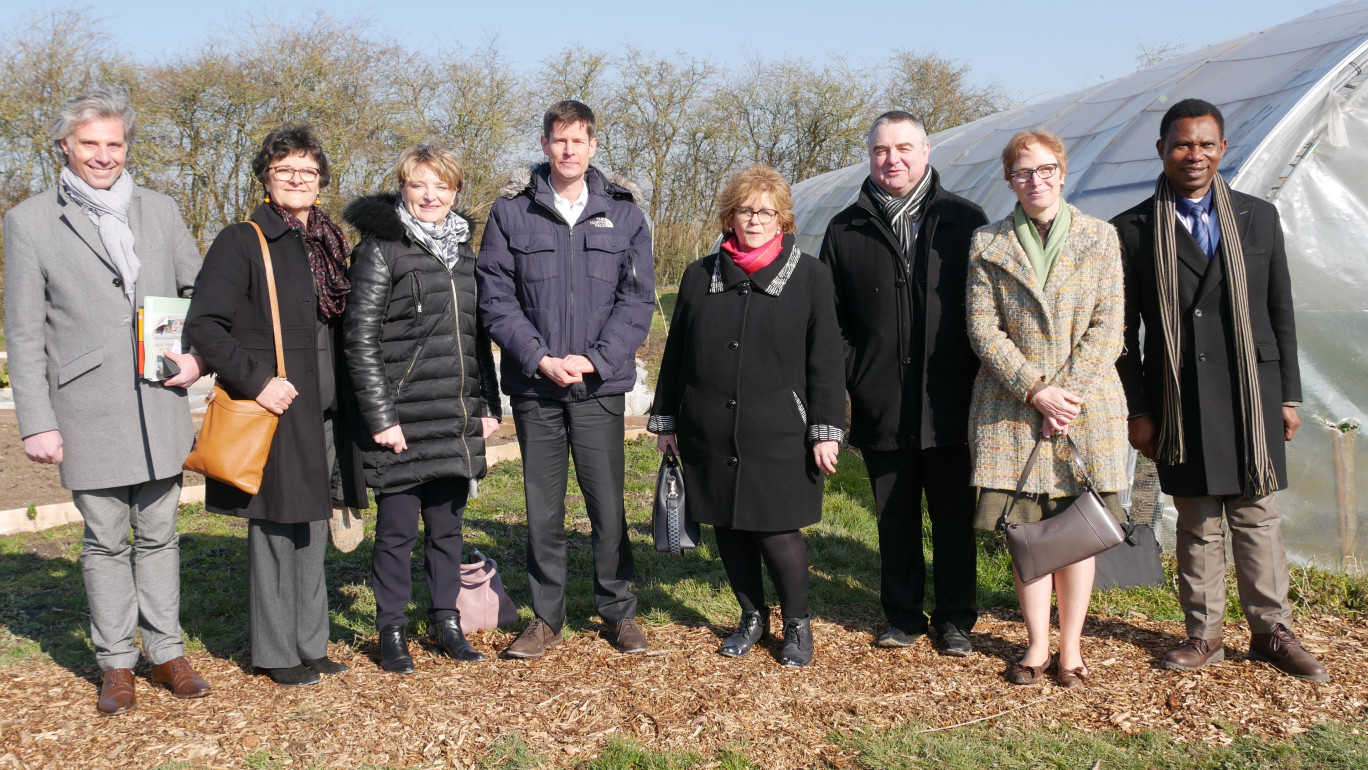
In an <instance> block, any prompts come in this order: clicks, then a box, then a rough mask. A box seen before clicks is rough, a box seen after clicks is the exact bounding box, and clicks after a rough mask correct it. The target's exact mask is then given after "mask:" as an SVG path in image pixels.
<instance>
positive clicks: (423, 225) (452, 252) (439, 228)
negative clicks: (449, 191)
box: [394, 197, 470, 270]
mask: <svg viewBox="0 0 1368 770" xmlns="http://www.w3.org/2000/svg"><path fill="white" fill-rule="evenodd" d="M394 209H395V211H398V212H399V221H400V222H403V223H404V230H405V231H407V232H408V235H409V238H410V239H412V240H413V242H414V243H417V244H420V245H421V246H422V247H423V248H425V249H427V250H428V251H430V252H432V255H433V256H435V257H437V258H438V259H440V260H442V262H443V263H444V264H445V265H446V266H447V269H448V270H450V269H451V268H453V267H455V266H456V260H458V259H460V258H461V244H462V243H465V242H466V241H468V240H470V225H469V224H468V223H467V222H466V221H465V218H463V217H461V216H459V215H458V214H457V213H456V212H454V211H448V212H447V215H446V220H445V221H443V222H442V224H440V225H434V224H430V223H428V222H422V221H420V220H418V219H417V218H416V217H414V216H413V214H412V213H411V212H410V211H409V210H408V206H405V205H404V200H403V198H402V197H401V198H400V199H399V202H398V203H396V204H395V206H394Z"/></svg>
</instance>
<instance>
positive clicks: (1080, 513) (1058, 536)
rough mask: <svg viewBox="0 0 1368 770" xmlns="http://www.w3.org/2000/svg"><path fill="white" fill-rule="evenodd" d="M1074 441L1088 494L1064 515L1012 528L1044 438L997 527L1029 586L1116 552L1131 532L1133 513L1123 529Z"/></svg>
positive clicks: (1076, 463)
mask: <svg viewBox="0 0 1368 770" xmlns="http://www.w3.org/2000/svg"><path fill="white" fill-rule="evenodd" d="M1065 438H1067V439H1068V442H1069V455H1070V458H1071V459H1072V461H1073V464H1074V467H1075V468H1076V469H1078V472H1079V473H1080V474H1081V475H1082V476H1083V483H1084V484H1085V485H1086V486H1087V488H1086V489H1085V490H1084V491H1083V494H1081V495H1079V496H1078V498H1077V499H1075V500H1074V501H1073V503H1072V504H1070V505H1069V507H1068V508H1065V509H1064V510H1063V511H1061V512H1060V513H1058V514H1056V515H1054V516H1051V517H1050V518H1048V519H1045V520H1043V521H1035V522H1029V523H1025V524H1008V523H1007V517H1008V516H1010V515H1011V513H1012V508H1014V507H1015V506H1016V501H1017V497H1019V496H1020V495H1021V490H1022V489H1023V488H1025V486H1026V479H1027V478H1029V477H1030V475H1031V470H1032V469H1033V468H1035V461H1036V455H1038V454H1040V445H1041V444H1042V443H1044V441H1045V437H1044V436H1041V437H1040V438H1038V439H1036V445H1035V448H1034V449H1032V450H1031V456H1030V457H1029V458H1027V460H1026V468H1025V469H1024V470H1022V471H1021V477H1020V478H1019V479H1017V487H1016V492H1015V493H1013V494H1012V499H1011V500H1009V501H1008V502H1007V505H1005V506H1004V507H1003V509H1002V515H1001V516H1000V517H998V522H997V528H998V529H1000V530H1002V531H1003V533H1004V534H1005V535H1006V537H1007V550H1008V551H1010V552H1011V554H1012V566H1013V568H1015V569H1016V573H1017V577H1019V578H1021V582H1023V583H1029V582H1031V581H1032V580H1035V579H1036V578H1038V577H1041V576H1043V575H1048V574H1050V573H1051V572H1054V571H1055V570H1058V569H1063V568H1064V567H1067V566H1069V565H1070V564H1075V563H1077V562H1080V561H1083V560H1084V559H1087V558H1089V557H1092V556H1096V555H1097V554H1099V553H1102V552H1103V551H1105V550H1107V549H1108V548H1111V547H1112V546H1114V545H1116V544H1118V543H1120V542H1121V541H1123V540H1125V539H1126V530H1128V529H1129V528H1130V526H1131V524H1130V513H1127V514H1126V528H1125V529H1123V528H1122V527H1121V525H1120V524H1118V523H1117V522H1116V519H1115V518H1114V517H1113V516H1112V514H1111V511H1109V510H1107V506H1106V504H1104V503H1103V502H1102V498H1101V496H1099V495H1098V494H1097V490H1096V489H1094V488H1093V482H1092V477H1091V476H1089V475H1088V468H1087V466H1086V465H1085V464H1084V463H1083V453H1082V452H1081V451H1080V450H1079V448H1078V445H1077V444H1075V443H1074V440H1073V437H1072V436H1066V437H1065Z"/></svg>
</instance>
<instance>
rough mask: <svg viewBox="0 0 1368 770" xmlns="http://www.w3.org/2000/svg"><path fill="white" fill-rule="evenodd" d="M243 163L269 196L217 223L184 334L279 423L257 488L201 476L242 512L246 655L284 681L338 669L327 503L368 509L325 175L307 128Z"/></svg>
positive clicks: (225, 383)
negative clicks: (331, 654) (353, 432)
mask: <svg viewBox="0 0 1368 770" xmlns="http://www.w3.org/2000/svg"><path fill="white" fill-rule="evenodd" d="M252 172H253V174H254V175H255V176H256V178H257V180H258V181H260V182H261V184H262V185H263V186H264V187H265V193H266V195H265V200H264V201H263V202H262V204H261V205H260V206H258V207H257V208H256V210H255V211H253V212H252V215H251V223H247V222H242V223H239V224H235V225H230V226H228V227H226V228H224V229H223V231H222V232H220V233H219V234H218V237H217V238H215V239H214V243H213V245H212V246H210V247H209V253H208V254H207V255H206V256H205V258H204V267H203V268H202V269H201V270H200V274H199V278H198V280H196V282H195V296H194V299H193V300H191V303H190V312H189V315H188V317H187V318H186V332H187V333H188V334H189V336H190V340H191V342H192V343H193V344H194V346H195V348H196V350H197V351H198V352H199V354H200V355H201V356H203V357H204V360H205V362H206V363H207V364H208V365H209V368H210V369H211V370H212V371H213V372H214V373H215V374H216V375H217V376H218V385H219V387H221V388H224V389H225V390H226V391H227V393H228V395H229V396H231V397H233V398H238V399H248V398H250V399H255V400H256V402H257V403H259V404H261V405H262V406H264V407H266V408H267V409H269V410H271V411H272V412H274V413H275V414H278V415H280V423H279V425H278V426H277V428H276V433H275V438H274V439H273V440H272V442H271V451H270V455H269V456H268V457H267V460H266V468H265V472H264V474H263V476H262V480H261V489H260V490H259V491H258V493H257V494H255V495H250V494H247V493H246V492H243V491H241V490H239V489H236V488H235V487H232V486H229V485H227V484H223V483H220V482H217V481H214V480H212V479H208V480H206V481H205V490H204V499H205V508H207V509H208V510H210V511H213V512H215V513H223V514H228V515H232V516H241V517H243V518H246V519H247V589H248V597H247V616H248V627H249V633H250V635H251V645H252V664H253V665H254V666H256V667H257V668H258V669H260V670H262V671H264V672H265V673H266V674H267V675H268V676H270V678H271V680H272V681H273V682H275V683H276V684H279V685H286V686H290V685H305V684H314V683H316V682H318V680H319V674H337V673H341V672H343V671H346V670H347V666H346V665H344V664H342V663H337V662H335V661H332V660H329V659H328V593H327V589H326V588H325V586H324V584H323V555H324V552H325V551H326V549H327V546H328V519H329V518H330V517H331V515H332V510H333V506H334V505H336V506H342V505H348V506H357V507H362V508H364V507H366V490H365V486H364V485H363V484H362V483H361V474H360V459H359V456H358V455H357V454H356V453H355V450H354V448H353V442H352V440H351V438H350V433H349V432H348V431H347V418H346V414H347V413H348V411H349V410H347V409H344V408H343V406H342V402H343V401H345V400H347V399H350V398H351V395H352V389H351V386H350V385H349V384H348V380H347V375H346V370H345V366H343V363H342V356H341V354H340V349H341V348H340V342H341V340H340V334H341V329H342V311H343V310H344V309H345V308H346V304H347V293H348V292H349V291H350V290H351V283H350V282H349V281H348V280H347V255H348V253H349V252H350V248H349V247H348V246H347V242H346V239H345V237H344V236H343V234H342V230H341V229H340V228H339V227H338V226H337V225H336V224H334V223H333V221H332V220H331V219H329V218H328V215H327V214H325V213H324V212H323V209H321V208H319V207H318V194H319V191H320V190H321V189H322V188H324V187H326V186H327V185H328V181H329V178H330V177H329V169H328V158H327V156H326V155H324V154H323V148H322V146H321V144H320V143H319V140H318V136H317V135H316V134H315V133H314V130H313V129H312V128H311V127H309V126H305V125H287V126H281V127H280V128H277V129H276V130H274V131H272V132H271V133H269V134H267V135H266V138H265V140H264V141H262V143H261V151H260V152H258V153H257V156H256V158H255V159H254V160H253V161H252ZM252 224H255V225H256V226H257V227H259V228H260V229H261V233H262V235H264V236H265V238H266V243H267V246H268V248H269V249H270V254H271V263H272V264H271V266H272V274H273V275H274V277H275V287H276V294H277V300H278V302H277V305H278V307H279V318H280V331H281V339H282V343H283V347H284V352H285V368H286V371H285V372H283V373H281V372H277V371H276V358H275V340H274V334H273V332H272V323H271V298H270V296H269V293H268V291H267V286H266V265H265V262H264V260H263V259H262V253H261V242H260V240H259V238H258V236H257V228H256V227H253V226H252ZM281 374H284V375H285V376H280V375H281ZM353 413H354V412H353Z"/></svg>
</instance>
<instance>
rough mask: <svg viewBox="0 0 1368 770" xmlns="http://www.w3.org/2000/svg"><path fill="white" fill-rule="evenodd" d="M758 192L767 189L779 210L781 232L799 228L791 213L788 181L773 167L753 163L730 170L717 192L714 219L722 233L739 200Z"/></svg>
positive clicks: (727, 227) (726, 229)
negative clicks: (720, 227) (736, 170)
mask: <svg viewBox="0 0 1368 770" xmlns="http://www.w3.org/2000/svg"><path fill="white" fill-rule="evenodd" d="M761 193H769V194H770V197H771V198H773V199H774V208H775V210H776V211H778V212H779V231H780V232H784V233H792V232H794V231H796V230H797V229H798V228H797V223H796V221H795V220H794V217H793V194H792V193H790V192H789V186H788V182H785V181H784V177H783V176H782V175H781V174H780V173H779V172H778V171H775V170H774V169H773V168H771V167H769V166H766V165H765V164H763V163H756V164H755V165H753V166H746V167H745V168H743V169H741V170H740V171H738V172H736V173H735V174H733V175H732V177H731V179H728V180H727V186H726V187H725V188H723V190H722V193H721V194H720V195H718V196H717V221H718V223H719V224H720V225H721V226H722V233H723V234H724V235H725V234H727V233H730V232H731V231H732V226H731V221H732V217H734V216H735V215H736V211H737V209H739V208H741V204H743V203H745V202H746V201H748V200H750V199H751V198H752V197H754V196H756V195H759V194H761Z"/></svg>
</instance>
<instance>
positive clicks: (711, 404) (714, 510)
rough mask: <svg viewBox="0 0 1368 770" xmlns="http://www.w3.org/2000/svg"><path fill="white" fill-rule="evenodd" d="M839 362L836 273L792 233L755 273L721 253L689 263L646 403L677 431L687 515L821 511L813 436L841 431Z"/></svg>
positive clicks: (809, 516)
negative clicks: (795, 242) (653, 394)
mask: <svg viewBox="0 0 1368 770" xmlns="http://www.w3.org/2000/svg"><path fill="white" fill-rule="evenodd" d="M719 260H720V261H721V281H720V282H718V283H716V284H714V273H713V270H714V267H715V266H716V265H717V264H718V261H719ZM840 367H841V338H840V330H839V329H838V328H837V326H836V308H835V305H834V303H833V300H832V293H831V274H830V272H829V271H828V270H827V269H826V268H825V267H823V266H822V264H821V263H820V262H818V261H817V260H815V259H812V258H811V257H807V256H805V255H803V254H802V252H800V251H798V248H797V247H796V246H794V245H793V238H792V236H785V237H784V241H783V247H782V251H781V252H780V255H779V257H777V258H776V259H775V260H774V262H772V263H770V264H769V265H766V266H765V267H764V268H761V269H760V270H758V271H757V272H756V273H755V274H754V275H751V276H747V275H746V274H745V273H743V272H742V271H741V270H740V269H739V268H737V267H736V265H735V264H734V263H733V262H732V260H731V258H730V257H726V256H720V255H719V254H713V255H711V256H708V257H704V258H703V259H700V260H698V261H697V262H694V263H693V264H691V265H689V267H688V268H687V269H685V271H684V275H683V277H682V279H681V280H680V284H679V298H678V301H677V304H676V305H675V311H674V318H673V320H672V321H671V322H670V334H669V337H668V339H667V340H666V342H665V353H664V356H663V358H662V360H661V364H660V379H659V381H658V383H657V385H656V399H655V404H654V406H652V409H651V413H652V415H654V416H655V418H654V419H655V420H656V422H657V424H660V422H661V420H660V418H665V422H666V424H667V425H668V423H669V422H673V424H674V426H675V428H676V430H677V434H678V441H679V451H680V454H681V456H682V460H683V463H684V488H685V492H686V493H687V501H688V513H689V517H690V518H691V519H693V520H694V521H697V522H700V523H703V524H712V525H716V526H725V527H734V528H737V529H744V530H751V531H782V530H789V529H797V528H799V527H805V526H807V525H809V524H815V523H816V522H818V521H820V520H821V517H822V483H823V481H822V472H821V471H820V470H818V468H817V464H816V462H815V461H814V460H813V457H812V450H811V439H812V438H813V437H814V436H819V437H821V438H836V439H839V438H840V437H841V433H842V431H841V429H842V428H844V425H845V398H844V397H843V394H842V392H841V368H840ZM671 417H673V418H674V419H673V420H669V419H668V418H671Z"/></svg>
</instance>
